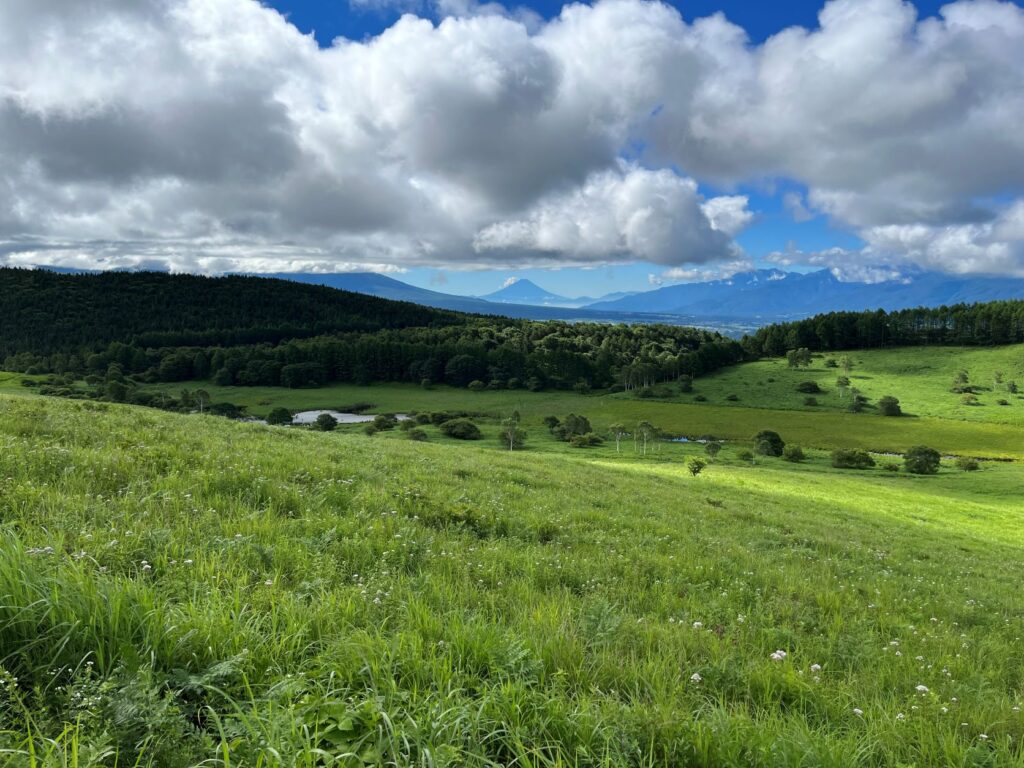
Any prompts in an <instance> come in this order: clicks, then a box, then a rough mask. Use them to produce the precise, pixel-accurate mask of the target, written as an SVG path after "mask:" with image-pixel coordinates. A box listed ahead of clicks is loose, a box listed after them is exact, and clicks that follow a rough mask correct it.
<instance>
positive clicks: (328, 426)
mask: <svg viewBox="0 0 1024 768" xmlns="http://www.w3.org/2000/svg"><path fill="white" fill-rule="evenodd" d="M336 426H338V420H337V419H336V418H334V417H333V416H331V414H329V413H321V414H320V415H319V416H317V417H316V421H314V422H313V428H314V429H317V430H319V431H320V432H330V431H331V430H333V429H334V428H335V427H336Z"/></svg>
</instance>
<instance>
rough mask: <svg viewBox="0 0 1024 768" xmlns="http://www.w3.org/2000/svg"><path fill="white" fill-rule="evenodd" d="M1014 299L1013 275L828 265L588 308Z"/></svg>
mask: <svg viewBox="0 0 1024 768" xmlns="http://www.w3.org/2000/svg"><path fill="white" fill-rule="evenodd" d="M1019 298H1024V280H1022V279H1018V278H1005V277H988V276H964V275H947V274H944V273H939V272H924V271H919V272H911V273H908V274H907V275H905V276H903V277H901V278H900V279H898V280H887V281H884V282H878V283H858V282H844V281H841V280H839V279H838V278H837V277H836V276H835V275H834V274H832V272H831V271H830V270H827V269H823V270H819V271H817V272H810V273H808V274H801V273H798V272H783V271H781V270H777V269H762V270H756V271H752V272H744V273H741V274H737V275H733V276H732V277H730V278H726V279H723V280H712V281H709V282H704V283H683V284H680V285H669V286H665V287H663V288H659V289H657V290H654V291H647V292H645V293H639V294H634V295H633V296H627V297H626V298H624V299H619V300H617V301H602V302H598V303H595V304H590V305H587V308H588V309H599V310H602V311H610V312H637V311H647V312H660V313H669V314H678V315H690V316H697V317H729V318H749V319H753V318H757V319H760V320H764V321H766V322H768V321H774V320H777V319H785V318H795V317H806V316H808V315H814V314H818V313H820V312H832V311H841V310H849V311H859V310H865V309H886V310H895V309H906V308H909V307H918V306H941V305H943V304H957V303H960V302H964V303H971V302H977V301H995V300H999V299H1019ZM641 308H643V310H641Z"/></svg>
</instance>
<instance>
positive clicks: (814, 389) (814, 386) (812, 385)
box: [796, 381, 821, 395]
mask: <svg viewBox="0 0 1024 768" xmlns="http://www.w3.org/2000/svg"><path fill="white" fill-rule="evenodd" d="M796 391H797V392H803V393H804V394H805V395H814V394H817V393H818V392H821V387H819V386H818V382H816V381H801V382H800V383H799V384H797V385H796Z"/></svg>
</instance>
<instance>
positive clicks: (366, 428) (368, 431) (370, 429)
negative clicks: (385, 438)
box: [363, 422, 380, 437]
mask: <svg viewBox="0 0 1024 768" xmlns="http://www.w3.org/2000/svg"><path fill="white" fill-rule="evenodd" d="M378 432H380V430H379V429H377V425H376V424H374V423H373V422H370V423H369V424H365V425H363V434H364V435H366V436H367V437H373V436H374V435H376V434H377V433H378Z"/></svg>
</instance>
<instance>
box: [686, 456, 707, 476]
mask: <svg viewBox="0 0 1024 768" xmlns="http://www.w3.org/2000/svg"><path fill="white" fill-rule="evenodd" d="M707 465H708V463H707V462H706V461H704V459H699V458H697V457H696V456H694V457H693V458H692V459H690V460H689V461H688V462H686V468H687V469H688V470H689V471H690V474H691V475H692V476H693V477H696V476H697V475H699V474H700V473H701V472H703V471H704V467H706V466H707Z"/></svg>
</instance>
